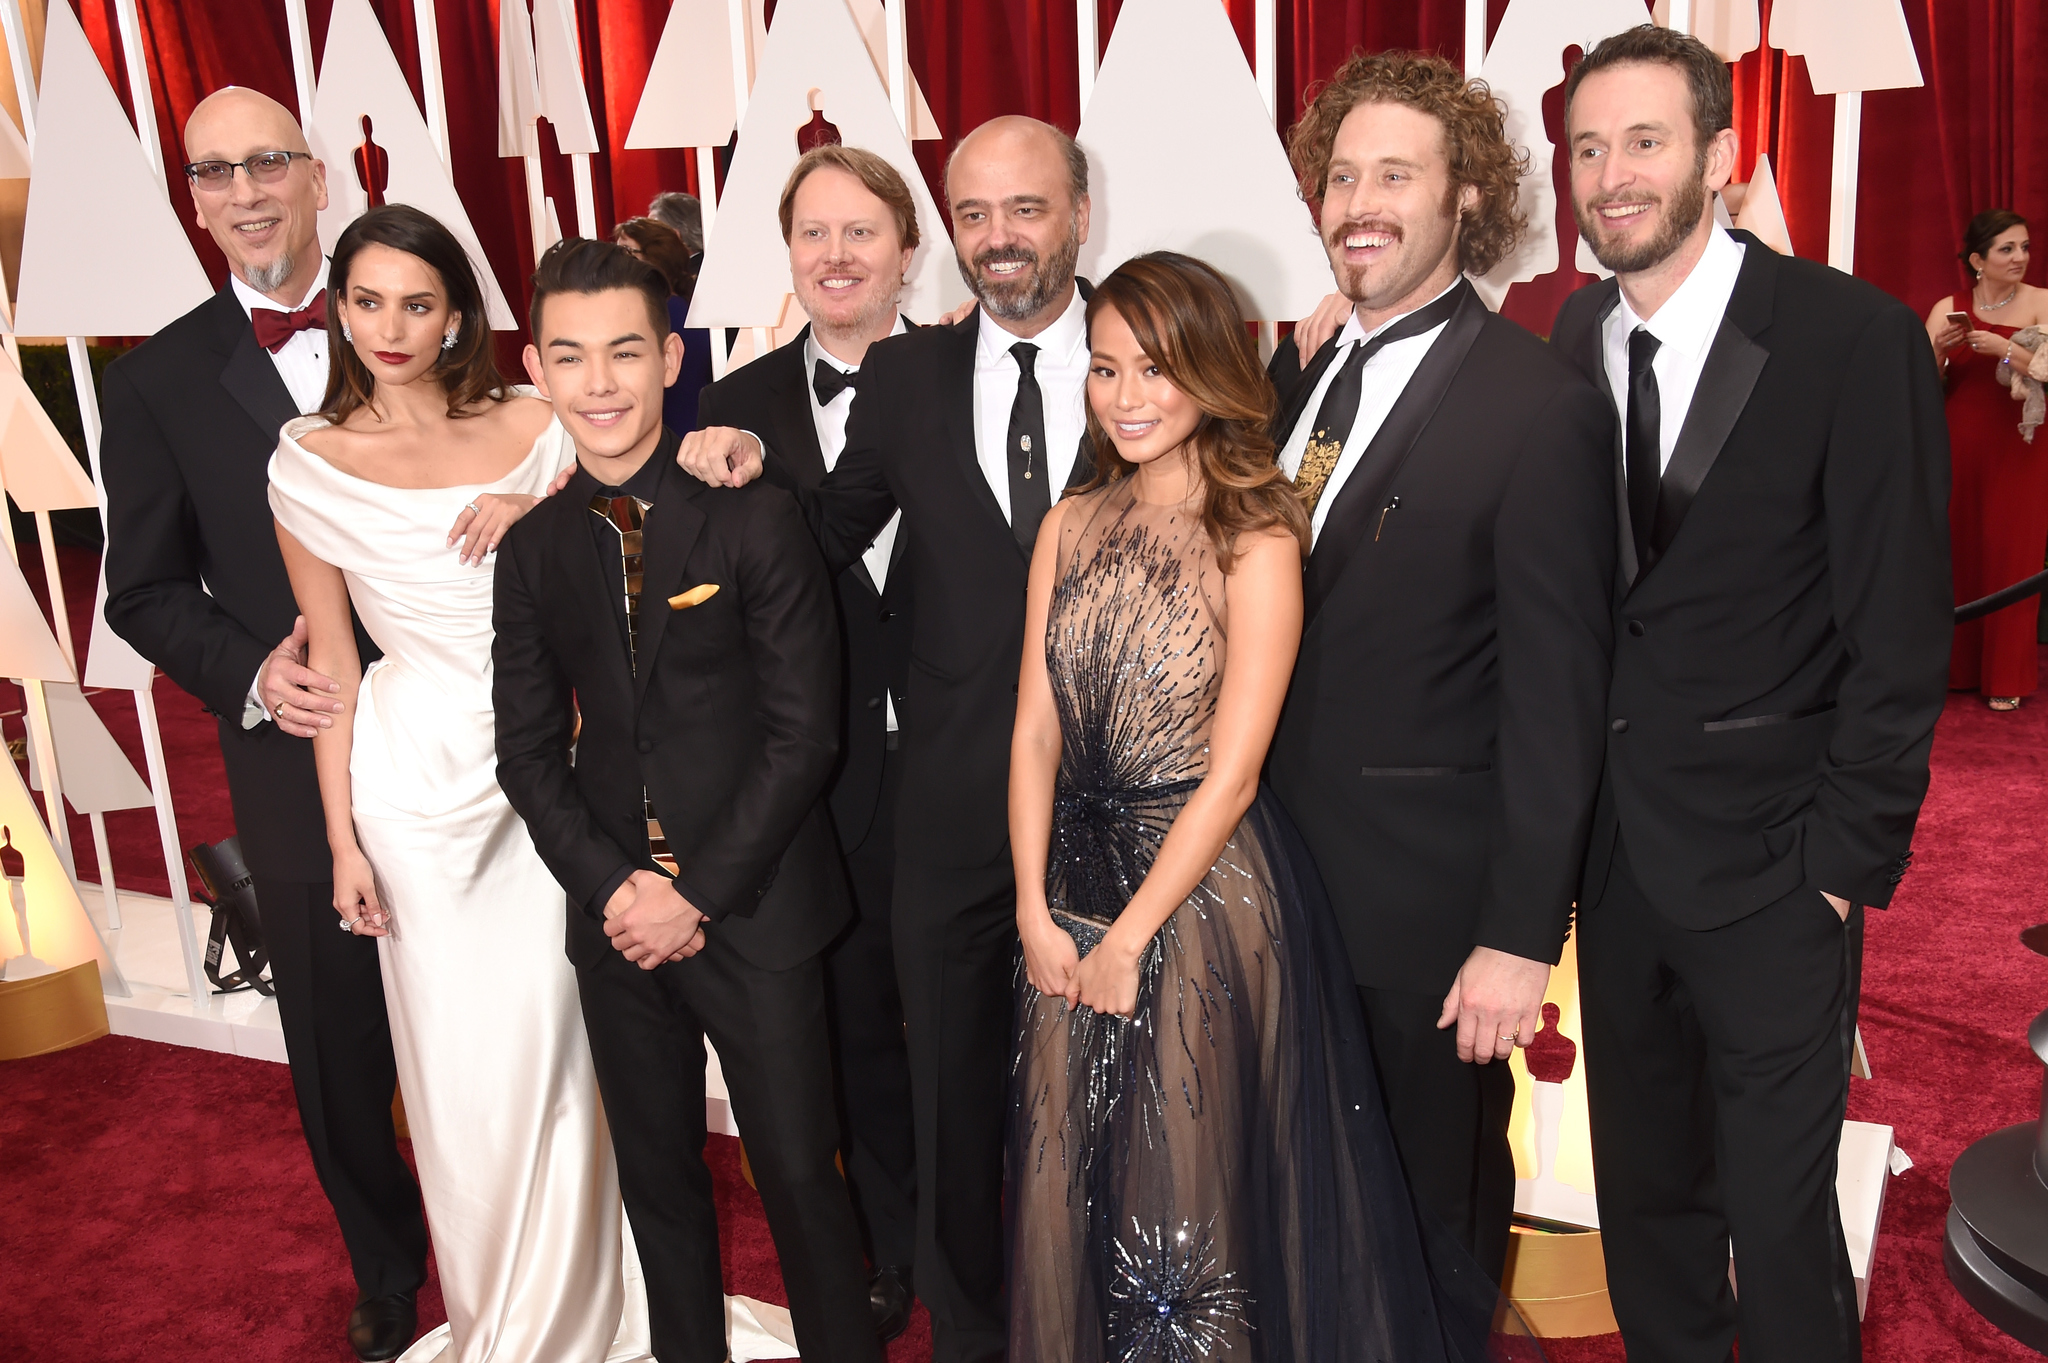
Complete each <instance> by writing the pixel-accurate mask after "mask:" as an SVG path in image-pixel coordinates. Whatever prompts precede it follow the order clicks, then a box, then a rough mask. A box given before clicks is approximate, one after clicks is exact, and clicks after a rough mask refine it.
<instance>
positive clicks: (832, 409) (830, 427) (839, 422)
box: [804, 312, 909, 734]
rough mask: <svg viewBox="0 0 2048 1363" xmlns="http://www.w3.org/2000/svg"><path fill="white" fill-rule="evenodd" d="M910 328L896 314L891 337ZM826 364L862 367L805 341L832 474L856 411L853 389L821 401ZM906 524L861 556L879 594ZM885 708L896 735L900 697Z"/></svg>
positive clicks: (807, 383)
mask: <svg viewBox="0 0 2048 1363" xmlns="http://www.w3.org/2000/svg"><path fill="white" fill-rule="evenodd" d="M908 329H909V328H907V327H906V326H905V325H904V323H903V314H902V313H900V312H899V313H897V314H896V328H895V330H893V331H891V332H890V333H889V334H890V335H891V336H901V335H902V334H903V333H904V332H905V331H907V330H908ZM820 361H823V362H824V363H826V364H829V365H831V366H832V367H833V368H834V369H837V370H838V371H839V372H840V373H842V374H852V373H856V372H858V370H859V368H860V366H858V365H852V364H848V363H846V361H844V360H842V359H840V358H839V357H838V356H837V355H834V354H833V353H832V352H831V351H829V350H827V349H825V347H823V346H821V345H819V344H818V337H817V334H816V333H815V332H813V333H812V334H811V335H809V336H806V337H805V338H804V396H805V397H807V398H809V399H810V402H811V426H812V428H813V429H814V430H816V431H817V433H818V453H819V454H822V455H823V456H825V472H827V473H830V472H831V471H832V470H833V469H834V468H835V467H837V465H838V463H839V456H840V455H842V454H844V453H845V452H846V417H847V414H848V413H850V412H851V411H853V389H852V387H851V386H848V387H845V388H842V389H840V390H839V391H838V392H837V393H834V394H833V395H832V400H831V401H830V402H820V401H818V390H817V389H816V388H814V387H812V386H811V375H812V374H814V373H816V372H817V368H818V363H819V362H820ZM902 523H903V513H902V512H901V511H898V512H897V513H896V514H895V515H893V516H891V517H889V523H888V524H887V525H885V526H883V527H882V533H881V534H879V535H877V536H875V539H874V542H873V543H872V544H870V545H868V547H867V552H865V553H863V554H862V555H861V556H860V561H861V565H862V566H863V567H865V568H866V569H867V570H868V576H869V577H871V578H873V579H874V580H875V590H876V591H878V592H879V591H881V590H882V589H883V588H884V587H886V586H887V585H888V582H889V555H890V554H891V553H892V552H894V550H895V548H896V527H897V526H899V525H901V524H902ZM883 704H884V705H886V706H887V707H888V711H889V714H888V722H889V732H890V733H892V734H893V733H895V732H896V697H895V695H894V694H893V693H885V694H884V696H883Z"/></svg>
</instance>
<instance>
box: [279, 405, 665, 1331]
mask: <svg viewBox="0 0 2048 1363" xmlns="http://www.w3.org/2000/svg"><path fill="white" fill-rule="evenodd" d="M324 424H325V422H324V421H323V420H322V419H321V418H319V417H304V418H301V419H299V420H297V421H294V422H291V423H290V424H288V425H287V426H286V427H285V428H284V431H283V433H282V437H281V440H280V443H279V445H278V448H277V452H276V454H275V455H274V456H273V457H272V459H271V462H270V505H271V509H272V510H273V511H274V512H275V514H276V516H277V519H278V522H279V524H281V525H283V526H284V527H285V529H287V530H289V531H290V532H291V533H292V534H293V535H294V536H295V537H297V539H298V540H299V542H300V543H301V544H303V545H305V547H306V548H307V549H308V550H309V551H311V552H312V553H314V554H316V555H318V556H319V557H320V558H321V559H323V560H325V561H326V562H328V563H331V564H333V565H334V566H336V567H337V568H340V569H341V571H342V574H343V576H344V577H345V578H346V579H347V582H348V591H349V596H350V598H351V599H352V600H353V601H354V603H355V608H356V613H357V614H358V615H359V616H360V617H361V618H362V622H363V625H364V627H365V628H366V629H368V631H369V633H370V637H371V638H372V639H374V640H376V641H377V645H378V647H379V648H381V649H382V650H383V651H384V656H383V657H382V658H381V659H380V660H378V661H377V662H375V663H373V664H371V666H370V668H369V669H368V671H367V672H366V673H365V675H364V677H363V684H362V688H361V692H360V698H359V700H358V702H357V705H356V714H355V746H354V749H353V753H352V756H351V758H350V763H349V773H350V783H351V790H352V793H353V798H354V814H355V826H356V838H357V840H358V842H359V843H360V844H361V846H362V849H363V852H364V855H366V856H367V857H368V858H369V861H370V865H371V867H372V868H373V870H374V871H375V873H376V878H377V894H378V897H379V899H380V900H381V901H382V902H383V904H384V907H385V908H386V909H388V910H389V911H390V912H391V916H392V931H391V935H390V936H388V937H385V938H384V939H382V940H381V941H380V942H379V944H378V946H379V955H380V959H381V961H382V965H383V974H384V995H385V1003H386V1006H387V1007H388V1009H389V1010H390V1014H391V1040H392V1046H393V1049H394V1050H395V1051H396V1053H397V1058H398V1078H399V1088H400V1091H401V1092H402V1093H403V1094H404V1095H405V1113H406V1121H407V1123H408V1125H409V1126H410V1127H411V1129H412V1142H413V1153H414V1155H415V1156H416V1157H417V1159H418V1162H419V1174H420V1188H421V1191H422V1193H423V1194H424V1195H425V1198H426V1208H427V1222H428V1225H429V1227H430V1228H431V1231H432V1234H433V1241H434V1252H435V1258H436V1260H437V1262H438V1264H439V1266H440V1273H441V1293H442V1296H443V1298H444V1299H445V1301H446V1302H447V1307H448V1323H447V1324H446V1325H444V1326H442V1327H441V1328H439V1329H437V1330H435V1331H433V1332H432V1333H430V1334H428V1335H426V1336H424V1337H423V1338H421V1339H420V1340H419V1342H417V1343H416V1344H414V1345H413V1347H412V1348H411V1349H410V1350H409V1351H407V1353H406V1355H405V1359H404V1363H603V1361H605V1360H609V1363H625V1360H638V1359H648V1358H651V1354H649V1352H648V1345H647V1318H646V1293H645V1288H644V1285H643V1284H642V1283H641V1281H640V1277H639V1263H638V1260H637V1258H636V1256H635V1255H634V1254H633V1251H632V1242H631V1237H630V1232H629V1231H627V1230H626V1227H625V1217H624V1214H623V1212H622V1209H621V1207H620V1202H619V1185H618V1173H617V1168H616V1166H615V1164H614V1162H613V1156H612V1145H611V1136H610V1134H609V1132H608V1131H607V1130H606V1128H605V1121H604V1111H603V1108H602V1106H601V1105H600V1103H599V1101H598V1094H597V1079H596V1075H595V1073H594V1072H593V1070H592V1067H591V1060H590V1047H589V1043H588V1041H587V1040H586V1039H585V1036H584V1031H583V1013H582V1010H581V1008H580V1006H579V1005H578V1002H577V995H576V976H575V970H574V968H573V967H572V966H571V965H570V964H569V961H568V959H567V957H565V956H564V955H563V952H562V933H563V926H564V924H563V913H564V911H565V910H564V902H563V895H562V888H561V886H560V885H559V884H557V883H556V881H555V878H554V877H553V876H552V875H551V874H549V872H548V869H547V867H546V866H545V865H544V864H543V863H542V862H541V859H540V856H539V854H538V853H537V852H535V851H534V848H533V843H532V841H531V840H530V839H529V838H528V836H527V833H526V827H525V825H524V824H523V823H521V822H520V819H519V816H518V815H517V814H515V813H513V811H512V806H511V805H510V804H509V803H508V802H507V801H506V799H505V795H504V792H503V791H501V790H500V789H499V788H498V782H497V777H496V763H497V756H496V751H495V743H496V738H495V724H494V720H493V715H492V711H491V580H492V562H491V561H488V560H487V561H486V562H484V563H483V564H480V565H475V566H468V567H465V566H464V565H463V564H462V563H461V562H460V561H459V559H458V557H457V551H456V550H455V549H453V548H451V547H449V546H448V544H447V534H448V527H449V526H450V525H451V524H453V523H454V521H455V517H456V515H457V514H458V513H459V512H460V511H461V510H462V506H463V504H464V503H465V502H468V501H470V500H472V499H473V498H475V497H476V495H477V494H478V493H482V492H517V493H526V494H529V495H535V496H538V495H541V494H543V493H545V492H546V490H547V485H548V483H549V481H550V480H551V479H552V477H553V476H554V474H555V473H556V472H557V471H558V470H560V469H561V468H562V467H563V466H564V465H566V464H567V463H568V462H569V460H570V459H571V458H573V454H574V451H573V448H572V446H571V445H570V442H569V440H568V437H567V436H566V434H565V433H564V432H563V430H562V428H561V427H560V426H559V425H557V424H554V423H552V422H551V423H550V424H549V425H548V428H547V430H545V431H543V432H542V433H541V436H540V438H539V439H538V440H536V441H535V442H534V445H533V448H532V449H531V450H530V451H528V453H527V455H526V458H525V459H523V460H521V461H520V463H519V466H518V467H517V468H515V469H513V470H512V472H510V473H508V474H506V475H505V476H504V477H503V478H500V479H499V480H498V481H496V482H494V483H489V484H485V485H481V486H465V487H447V488H393V487H385V486H383V485H382V484H379V483H371V482H365V481H364V480H362V479H360V478H355V477H352V476H350V475H348V474H345V473H343V472H341V471H340V470H339V469H337V468H335V467H334V466H333V465H331V464H329V463H328V462H327V461H326V460H324V459H321V458H320V457H319V456H318V455H314V454H310V453H308V452H307V451H306V450H305V449H304V447H302V446H301V445H300V444H299V439H300V438H301V437H302V436H304V435H305V434H306V433H307V432H309V431H313V430H317V429H319V428H320V427H321V426H322V425H324Z"/></svg>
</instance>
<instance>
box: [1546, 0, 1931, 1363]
mask: <svg viewBox="0 0 2048 1363" xmlns="http://www.w3.org/2000/svg"><path fill="white" fill-rule="evenodd" d="M1565 89H1566V100H1567V112H1566V124H1567V135H1568V137H1569V139H1570V141H1569V146H1570V149H1571V166H1572V199H1573V207H1574V210H1575V211H1576V213H1577V215H1578V221H1579V230H1580V232H1581V233H1582V234H1583V235H1584V236H1585V237H1586V239H1587V241H1589V242H1590V243H1591V244H1592V246H1593V250H1594V253H1595V254H1596V255H1597V256H1598V257H1599V259H1600V261H1601V263H1602V264H1604V265H1606V266H1607V267H1608V268H1609V269H1611V270H1613V271H1615V274H1616V278H1614V279H1610V280H1607V281H1605V282H1603V283H1600V284H1594V285H1591V286H1589V287H1587V288H1584V289H1581V290H1580V291H1579V292H1577V293H1575V294H1573V295H1572V297H1571V298H1570V299H1568V300H1567V301H1566V303H1565V305H1564V307H1563V309H1562V310H1560V312H1559V313H1558V318H1557V326H1556V329H1555V330H1554V331H1553V333H1552V337H1551V339H1552V341H1553V342H1554V343H1555V344H1556V346H1557V348H1558V350H1559V351H1560V352H1561V353H1563V354H1565V355H1568V356H1570V357H1572V358H1573V359H1575V360H1576V361H1577V362H1578V363H1579V364H1580V365H1581V366H1583V368H1584V370H1585V372H1586V373H1587V374H1588V375H1589V376H1590V377H1591V378H1592V379H1593V380H1594V381H1595V382H1596V383H1597V384H1599V385H1600V386H1601V387H1602V388H1604V389H1606V390H1607V392H1608V393H1609V394H1610V395H1611V396H1612V398H1613V400H1614V405H1615V408H1616V410H1617V412H1618V413H1619V414H1620V416H1621V423H1620V424H1621V429H1622V432H1623V434H1622V438H1621V439H1620V440H1618V441H1617V442H1616V443H1615V444H1614V446H1613V447H1612V449H1611V451H1610V453H1609V455H1608V464H1609V470H1610V471H1609V477H1610V478H1611V479H1612V480H1613V482H1614V484H1615V486H1616V488H1617V492H1618V500H1619V502H1620V507H1621V514H1620V516H1619V519H1618V525H1619V536H1618V538H1619V546H1620V559H1621V566H1622V571H1621V574H1620V577H1619V579H1618V581H1617V593H1616V607H1615V621H1616V626H1617V628H1616V639H1615V658H1614V683H1613V689H1612V692H1611V694H1610V697H1609V700H1608V703H1607V711H1606V715H1605V718H1606V720H1607V725H1606V734H1605V738H1606V748H1607V761H1606V778H1605V783H1604V785H1603V787H1602V791H1601V797H1600V803H1599V806H1598V810H1597V813H1596V815H1595V820H1594V832H1593V841H1592V850H1591V852H1590V854H1589V855H1588V857H1587V861H1586V877H1585V884H1584V888H1583V889H1582V891H1581V893H1580V913H1579V923H1580V937H1579V969H1580V982H1581V986H1582V988H1583V990H1584V1006H1585V1029H1586V1030H1585V1045H1586V1051H1585V1054H1586V1080H1587V1086H1588V1096H1589V1098H1590V1101H1591V1106H1592V1122H1593V1157H1594V1174H1595V1183H1596V1187H1597V1189H1598V1195H1599V1199H1600V1229H1601V1234H1602V1235H1603V1237H1604V1238H1605V1243H1606V1247H1607V1276H1608V1284H1609V1286H1610V1288H1611V1290H1612V1293H1613V1297H1614V1312H1615V1316H1616V1317H1617V1318H1618V1319H1619V1320H1620V1322H1621V1329H1622V1335H1623V1338H1624V1339H1625V1340H1626V1341H1627V1343H1628V1349H1629V1356H1630V1357H1631V1358H1648V1359H1659V1360H1673V1361H1675V1363H1686V1361H1688V1360H1699V1363H1708V1361H1709V1360H1713V1363H1720V1360H1722V1359H1725V1358H1727V1357H1728V1356H1729V1354H1730V1351H1731V1347H1732V1345H1733V1342H1734V1340H1735V1339H1736V1337H1737V1336H1738V1335H1739V1336H1740V1338H1741V1342H1742V1356H1743V1358H1744V1359H1747V1360H1756V1363H1771V1361H1772V1360H1778V1359H1787V1360H1791V1359H1797V1360H1800V1363H1842V1361H1843V1360H1850V1359H1855V1358H1857V1357H1859V1356H1860V1344H1859V1328H1858V1319H1857V1307H1856V1286H1855V1282H1854V1281H1853V1278H1852V1276H1851V1272H1850V1266H1849V1262H1848V1256H1847V1251H1846V1249H1845V1248H1844V1244H1843V1236H1842V1227H1841V1221H1840V1215H1839V1211H1838V1208H1837V1206H1836V1201H1835V1163H1836V1147H1837V1144H1838V1142H1839V1140H1840V1137H1841V1123H1842V1114H1843V1108H1844V1106H1845V1104H1846V1102H1847V1096H1848V1082H1849V1056H1850V1050H1851V1046H1852V1038H1853V1036H1854V1031H1855V1023H1856V994H1857V976H1858V964H1859V958H1860V955H1861V943H1862V932H1863V906H1868V905H1878V906H1880V907H1882V906H1883V905H1884V904H1885V903H1886V902H1887V901H1888V900H1889V899H1890V898H1891V895H1892V889H1893V887H1894V886H1895V885H1896V884H1897V883H1898V881H1899V878H1900V876H1901V875H1903V874H1904V871H1905V867H1906V863H1907V860H1908V859H1909V857H1910V855H1911V853H1910V848H1909V844H1910V842H1911V840H1912V836H1913V825H1914V821H1915V819H1916V818H1917V817H1918V815H1919V810H1920V801H1921V798H1922V797H1923V796H1924V795H1925V793H1926V790H1927V753H1928V749H1929V746H1930V744H1931V742H1932V737H1933V731H1934V723H1935V720H1936V719H1937V718H1938V717H1939V716H1940V714H1941V707H1942V701H1943V687H1944V683H1945V676H1946V667H1947V659H1948V649H1949V635H1950V632H1951V629H1952V623H1951V620H1952V616H1951V607H1950V600H1949V595H1948V593H1949V563H1948V522H1947V515H1946V509H1947V501H1948V437H1947V432H1946V427H1945V425H1944V422H1943V414H1942V398H1941V386H1940V383H1939V380H1938V379H1937V377H1936V375H1935V370H1934V366H1933V364H1932V363H1931V361H1930V359H1929V356H1928V351H1927V338H1926V333H1925V332H1924V331H1923V330H1922V328H1921V326H1920V321H1919V319H1918V318H1917V317H1915V316H1914V315H1913V314H1912V312H1911V311H1909V310H1908V309H1907V308H1906V307H1904V306H1903V305H1902V304H1900V303H1898V302H1896V301H1895V300H1893V299H1892V298H1890V297H1888V296H1887V295H1885V294H1883V293H1881V292H1880V291H1878V290H1877V289H1875V288H1872V287H1871V286H1870V285H1868V284H1865V283H1862V282H1860V281H1858V280H1856V279H1854V278H1852V277H1850V276H1849V275H1846V274H1842V273H1840V272H1838V271H1835V270H1831V269H1828V268H1827V267H1825V266H1823V265H1819V264H1816V263H1813V262H1810V261H1805V260H1799V259H1796V258H1793V257H1785V256H1779V255H1777V254H1776V253H1774V252H1773V251H1772V250H1771V249H1770V248H1769V247H1767V246H1765V245H1763V244H1762V243H1761V242H1759V241H1757V240H1756V239H1755V238H1754V237H1751V236H1749V235H1748V234H1747V233H1740V232H1738V233H1728V232H1724V231H1722V230H1721V229H1720V228H1718V227H1716V226H1715V224H1714V215H1713V196H1714V194H1715V192H1716V191H1718V190H1719V189H1720V188H1721V186H1723V185H1724V184H1726V183H1727V181H1728V176H1729V172H1730V171H1731V170H1732V169H1733V167H1734V164H1735V154H1736V138H1735V133H1734V131H1733V129H1732V127H1731V126H1730V125H1731V123H1732V114H1733V94H1732V90H1731V83H1730V79H1729V74H1728V68H1727V67H1726V65H1724V64H1723V63H1722V61H1721V59H1720V58H1719V57H1718V56H1716V55H1714V53H1713V52H1712V51H1710V50H1709V49H1708V48H1707V47H1706V46H1705V45H1704V44H1702V43H1700V42H1699V41H1697V40H1696V39H1693V38H1690V37H1686V36H1684V35H1681V34H1675V33H1672V32H1671V31H1669V30H1667V29H1661V28H1654V27H1649V26H1644V27H1641V28H1636V29H1630V30H1628V31H1626V32H1624V33H1621V34H1617V35H1616V36H1614V37H1612V38H1609V39H1607V40H1606V41H1604V42H1602V43H1601V44H1599V45H1598V46H1597V47H1595V48H1594V49H1593V50H1592V51H1591V52H1589V53H1587V54H1586V58H1585V60H1584V61H1583V62H1582V63H1581V64H1580V65H1579V66H1578V67H1577V68H1576V69H1575V70H1574V71H1573V73H1572V76H1571V78H1570V80H1569V82H1568V83H1567V85H1566V87H1565ZM1731 1240H1732V1241H1733V1246H1734V1255H1735V1273H1736V1279H1737V1285H1738V1286H1739V1288H1740V1296H1739V1299H1738V1297H1737V1294H1736V1292H1735V1291H1734V1290H1733V1289H1731V1287H1730V1285H1729V1280H1728V1258H1729V1247H1730V1242H1731Z"/></svg>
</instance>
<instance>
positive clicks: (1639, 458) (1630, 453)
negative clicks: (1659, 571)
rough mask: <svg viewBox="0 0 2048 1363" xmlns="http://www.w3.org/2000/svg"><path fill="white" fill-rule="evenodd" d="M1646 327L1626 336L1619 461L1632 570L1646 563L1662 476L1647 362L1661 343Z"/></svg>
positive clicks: (1658, 404)
mask: <svg viewBox="0 0 2048 1363" xmlns="http://www.w3.org/2000/svg"><path fill="white" fill-rule="evenodd" d="M1662 344H1663V342H1662V341H1659V340H1658V339H1657V338H1656V337H1655V336H1652V335H1651V334H1650V330H1649V328H1648V327H1637V328H1636V329H1635V330H1634V331H1632V332H1630V333H1629V337H1628V445H1627V448H1626V451H1625V454H1624V458H1623V464H1624V467H1625V468H1626V469H1627V471H1628V524H1629V530H1630V532H1631V533H1632V534H1633V535H1634V536H1635V544H1636V572H1637V573H1638V574H1641V573H1642V572H1643V571H1644V570H1645V569H1647V568H1648V567H1649V566H1650V530H1651V527H1652V526H1653V525H1654V524H1655V523H1656V520H1657V484H1658V482H1659V481H1660V480H1661V479H1662V478H1663V476H1664V460H1663V458H1662V457H1661V455H1660V454H1659V453H1658V444H1659V442H1660V441H1661V440H1662V438H1663V428H1664V405H1663V402H1662V400H1661V399H1660V398H1659V397H1658V396H1657V371H1656V370H1654V369H1652V368H1651V367H1650V361H1651V360H1653V359H1655V358H1656V357H1657V347H1658V346H1660V345H1662Z"/></svg>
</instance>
